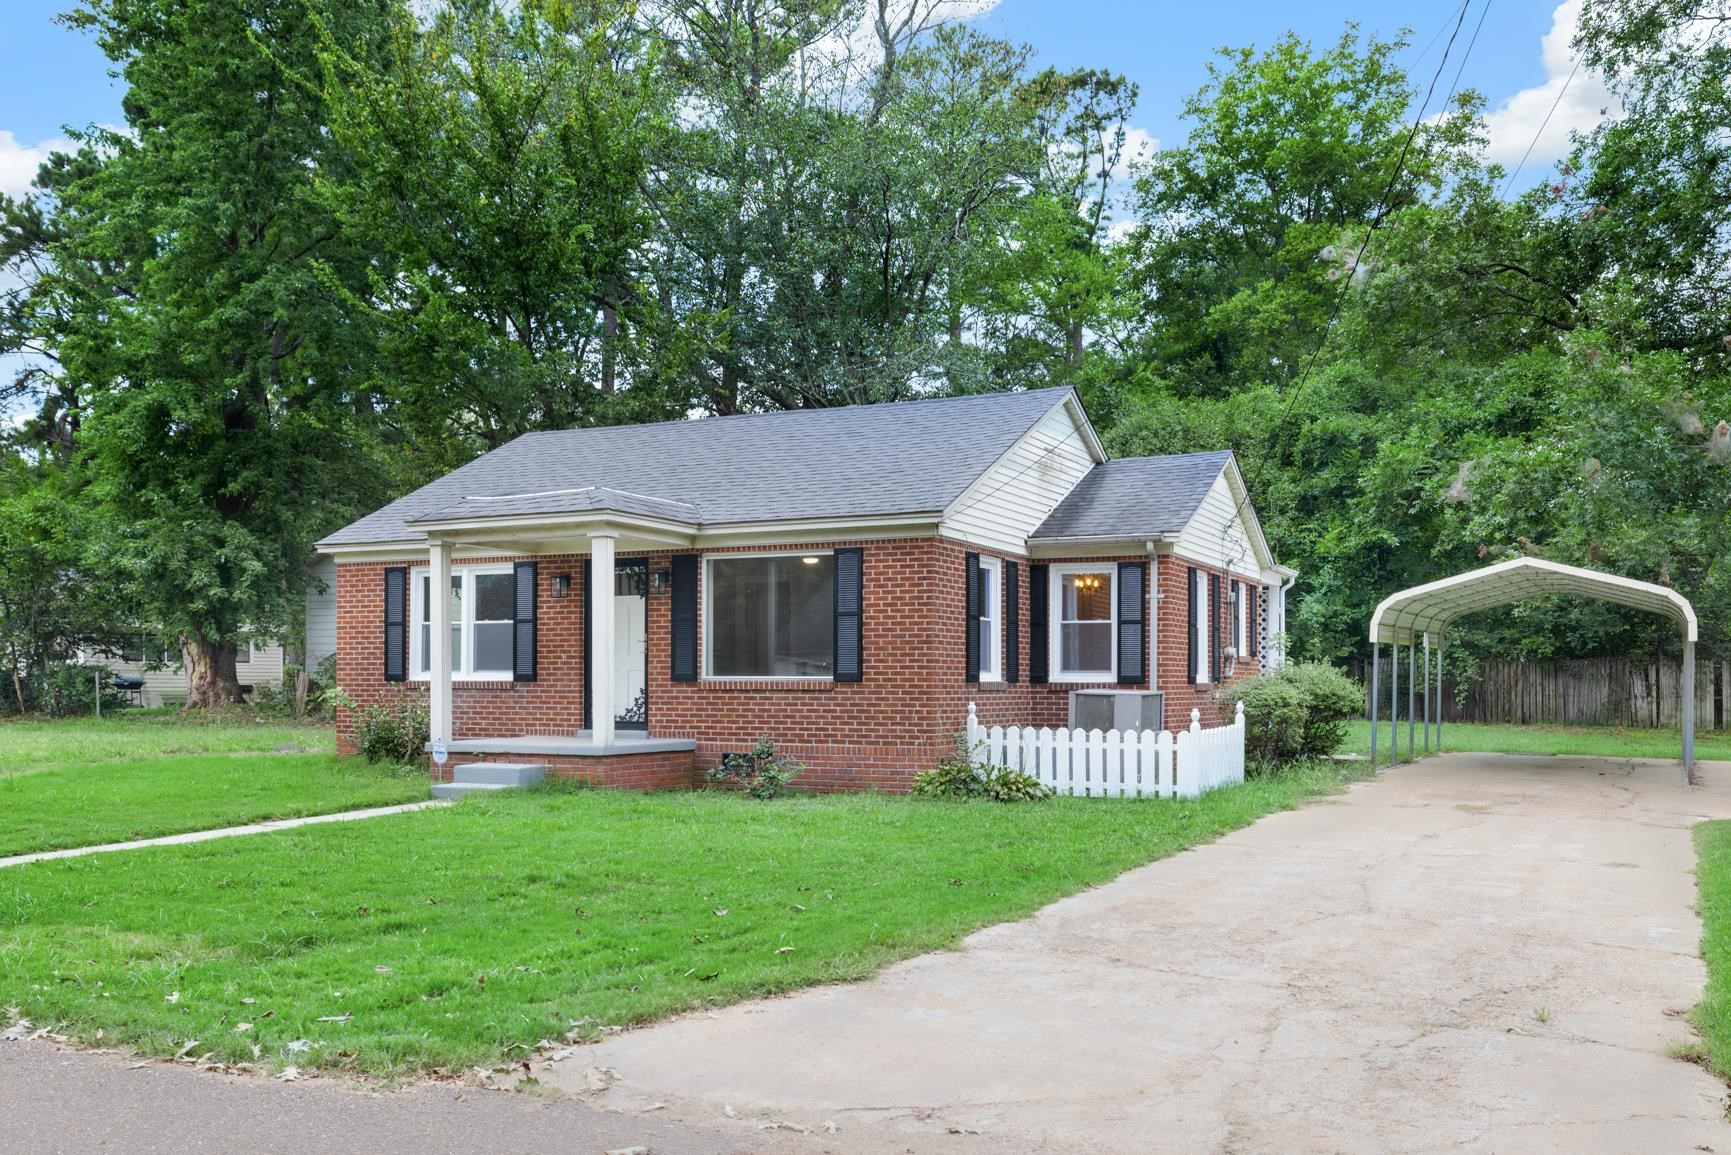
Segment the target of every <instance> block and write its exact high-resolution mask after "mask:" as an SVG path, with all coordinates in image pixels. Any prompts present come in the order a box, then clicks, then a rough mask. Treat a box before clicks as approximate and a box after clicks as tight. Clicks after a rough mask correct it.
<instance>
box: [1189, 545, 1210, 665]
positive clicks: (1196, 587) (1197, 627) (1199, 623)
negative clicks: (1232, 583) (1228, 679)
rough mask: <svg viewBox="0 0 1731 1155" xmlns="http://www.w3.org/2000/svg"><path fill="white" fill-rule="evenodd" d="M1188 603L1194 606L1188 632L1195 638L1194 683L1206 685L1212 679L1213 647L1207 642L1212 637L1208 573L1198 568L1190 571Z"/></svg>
mask: <svg viewBox="0 0 1731 1155" xmlns="http://www.w3.org/2000/svg"><path fill="white" fill-rule="evenodd" d="M1190 584H1191V593H1190V604H1191V605H1193V606H1195V607H1196V612H1195V613H1193V614H1191V615H1190V633H1191V636H1192V637H1194V638H1195V639H1196V684H1197V685H1198V686H1203V685H1207V684H1208V683H1209V682H1212V681H1213V680H1214V670H1213V668H1212V667H1213V664H1214V649H1213V647H1212V646H1211V645H1210V644H1209V643H1210V642H1211V641H1212V640H1213V639H1212V637H1211V634H1210V630H1209V627H1210V625H1211V624H1212V623H1211V622H1210V620H1209V619H1210V616H1211V615H1210V613H1209V603H1208V574H1207V573H1206V572H1205V571H1203V570H1199V569H1193V570H1191V571H1190Z"/></svg>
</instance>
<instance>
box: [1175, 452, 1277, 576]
mask: <svg viewBox="0 0 1731 1155" xmlns="http://www.w3.org/2000/svg"><path fill="white" fill-rule="evenodd" d="M1173 552H1174V553H1176V554H1177V555H1178V556H1179V557H1183V558H1188V559H1189V560H1191V561H1194V562H1199V563H1201V564H1202V565H1206V566H1213V567H1215V568H1216V569H1230V570H1232V571H1233V572H1235V573H1239V574H1243V575H1244V576H1245V577H1248V578H1250V579H1251V580H1252V581H1261V580H1262V566H1261V565H1260V564H1259V563H1258V562H1257V560H1256V550H1255V549H1254V547H1252V546H1251V544H1250V535H1249V534H1248V533H1247V532H1246V531H1245V528H1244V519H1243V518H1242V517H1241V516H1240V515H1239V512H1238V503H1237V502H1236V501H1235V500H1234V499H1233V496H1232V486H1231V485H1230V484H1229V483H1228V482H1227V480H1226V474H1225V473H1224V472H1222V473H1221V475H1220V476H1219V477H1216V478H1215V479H1214V484H1213V485H1212V486H1210V487H1209V489H1208V496H1206V497H1204V498H1203V499H1202V504H1201V505H1199V506H1197V507H1196V513H1195V515H1194V516H1192V517H1191V518H1190V524H1189V525H1186V526H1185V527H1184V532H1183V533H1181V534H1179V535H1178V544H1177V546H1176V547H1175V548H1174V549H1173Z"/></svg>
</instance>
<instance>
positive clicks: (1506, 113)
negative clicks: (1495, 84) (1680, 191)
mask: <svg viewBox="0 0 1731 1155" xmlns="http://www.w3.org/2000/svg"><path fill="white" fill-rule="evenodd" d="M1582 3H1583V0H1563V2H1562V3H1561V4H1558V5H1557V7H1556V11H1555V12H1553V13H1552V16H1551V30H1550V31H1549V32H1547V33H1545V36H1544V39H1543V41H1541V45H1540V47H1541V52H1542V54H1543V60H1544V64H1545V81H1544V83H1543V84H1539V85H1536V86H1535V87H1533V88H1524V89H1522V90H1521V91H1519V92H1517V93H1515V94H1514V95H1513V96H1511V97H1509V98H1508V99H1507V100H1505V101H1503V102H1502V104H1500V105H1498V106H1497V107H1496V108H1494V109H1492V110H1491V111H1490V112H1488V113H1487V114H1486V115H1485V128H1486V130H1487V131H1488V133H1489V135H1490V147H1489V148H1488V149H1487V150H1486V151H1487V155H1488V156H1489V158H1490V159H1491V160H1493V161H1496V162H1497V163H1499V164H1501V165H1502V166H1503V167H1504V168H1507V169H1509V170H1510V171H1513V170H1514V168H1515V166H1516V165H1518V164H1520V163H1521V157H1522V156H1525V155H1526V152H1527V148H1528V146H1531V147H1532V155H1531V156H1530V157H1528V158H1527V162H1526V167H1525V168H1523V169H1522V170H1521V171H1522V174H1523V176H1524V177H1533V176H1534V174H1536V173H1541V172H1544V171H1545V170H1547V169H1549V168H1550V166H1551V165H1553V164H1554V163H1556V162H1557V161H1559V160H1561V159H1562V158H1563V157H1565V156H1567V155H1568V154H1569V133H1570V132H1571V131H1582V132H1585V131H1588V130H1590V129H1593V128H1595V127H1597V126H1598V124H1599V122H1600V121H1602V120H1604V119H1605V116H1606V115H1607V113H1606V112H1605V110H1607V109H1608V110H1610V111H1609V114H1610V115H1615V114H1616V111H1617V108H1618V103H1617V98H1616V97H1615V96H1613V95H1612V94H1611V91H1610V90H1609V89H1608V88H1606V87H1605V82H1604V80H1603V79H1601V78H1600V77H1599V75H1598V74H1597V73H1596V72H1594V71H1593V70H1592V69H1591V68H1590V67H1589V66H1588V65H1586V64H1582V65H1581V66H1580V67H1579V68H1578V69H1577V68H1576V66H1575V62H1576V59H1577V57H1576V55H1575V51H1574V49H1573V47H1572V45H1573V43H1574V39H1575V28H1576V25H1577V24H1578V23H1579V22H1580V18H1581V6H1582ZM1571 74H1573V77H1574V78H1573V79H1572V80H1571V79H1570V75H1571ZM1559 97H1560V98H1561V99H1560V101H1559ZM1553 108H1555V109H1556V111H1555V112H1552V111H1551V110H1552V109H1553ZM1547 116H1549V118H1550V119H1549V121H1548V122H1547V121H1546V117H1547ZM1541 125H1543V126H1544V127H1543V130H1542V131H1541V129H1540V126H1541ZM1528 183H1531V182H1530V181H1529V182H1528Z"/></svg>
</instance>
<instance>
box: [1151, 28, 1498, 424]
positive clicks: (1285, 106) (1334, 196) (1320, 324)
mask: <svg viewBox="0 0 1731 1155" xmlns="http://www.w3.org/2000/svg"><path fill="white" fill-rule="evenodd" d="M1405 46H1406V40H1405V39H1404V38H1396V39H1394V40H1379V39H1375V38H1372V39H1370V40H1368V41H1364V42H1361V41H1360V39H1359V37H1358V34H1357V32H1356V31H1355V30H1352V29H1349V30H1348V31H1347V32H1346V33H1345V34H1344V35H1342V37H1341V38H1340V40H1339V41H1338V42H1337V43H1335V44H1334V45H1333V46H1332V47H1329V48H1327V49H1324V50H1321V51H1317V50H1314V49H1312V48H1311V46H1310V45H1309V44H1308V43H1306V42H1305V41H1303V40H1301V39H1299V38H1298V37H1297V36H1296V35H1294V34H1291V33H1288V34H1287V35H1285V36H1282V37H1281V38H1280V39H1279V40H1277V41H1276V42H1275V43H1274V45H1273V46H1272V47H1270V48H1269V49H1267V50H1266V51H1263V52H1257V51H1256V50H1255V49H1252V48H1241V49H1226V50H1222V52H1221V54H1220V60H1219V62H1218V63H1216V64H1214V65H1211V66H1210V69H1209V79H1208V82H1207V83H1206V84H1204V85H1203V87H1202V88H1201V90H1200V91H1198V92H1197V93H1196V94H1195V95H1194V96H1192V97H1191V98H1190V99H1189V100H1188V101H1187V102H1186V103H1185V107H1184V115H1185V118H1186V119H1187V120H1189V121H1190V122H1191V125H1192V127H1191V130H1190V134H1189V136H1188V138H1187V139H1186V140H1185V142H1184V143H1183V144H1182V145H1180V146H1178V147H1175V148H1170V149H1165V150H1162V151H1161V152H1160V153H1159V154H1157V155H1156V156H1155V157H1154V159H1153V161H1152V162H1151V163H1150V164H1149V165H1148V166H1147V168H1146V169H1145V171H1144V172H1143V173H1142V174H1141V175H1140V176H1139V178H1138V180H1137V185H1136V202H1137V204H1136V213H1137V220H1138V228H1137V230H1136V231H1135V234H1134V236H1133V238H1132V239H1133V243H1134V245H1135V256H1134V258H1133V259H1134V265H1135V274H1134V282H1133V283H1134V285H1135V286H1136V288H1137V290H1138V292H1139V294H1140V296H1141V298H1142V300H1143V302H1144V308H1145V310H1146V312H1145V317H1144V328H1143V338H1142V349H1141V351H1140V353H1139V358H1138V359H1139V360H1141V361H1142V362H1143V372H1145V373H1147V374H1152V375H1153V376H1155V377H1157V378H1159V379H1161V380H1165V381H1168V382H1171V383H1172V384H1173V385H1175V386H1176V387H1178V388H1180V389H1181V390H1183V391H1185V392H1190V393H1215V394H1218V393H1223V392H1229V391H1231V390H1232V389H1234V388H1236V387H1238V386H1240V385H1242V384H1245V383H1254V382H1291V381H1293V380H1296V379H1297V377H1298V376H1299V375H1300V374H1301V373H1302V372H1303V369H1304V366H1305V364H1306V363H1307V362H1308V360H1309V359H1310V356H1311V352H1312V350H1313V349H1314V348H1315V346H1316V343H1317V340H1318V337H1319V336H1320V334H1321V333H1322V331H1323V329H1324V327H1325V326H1326V325H1327V324H1328V320H1329V318H1330V316H1331V315H1332V314H1333V311H1334V302H1335V299H1336V297H1337V296H1338V292H1337V290H1338V289H1339V285H1338V284H1337V281H1338V280H1339V279H1340V278H1342V277H1345V278H1362V277H1364V276H1365V275H1366V274H1367V273H1368V272H1369V269H1368V268H1366V269H1360V268H1358V267H1357V265H1356V254H1357V252H1358V250H1359V248H1360V247H1361V245H1362V242H1363V239H1364V236H1365V233H1366V230H1367V229H1369V228H1370V226H1371V225H1372V223H1373V221H1376V220H1377V219H1378V218H1379V216H1386V215H1387V214H1389V213H1392V212H1398V211H1399V210H1401V209H1403V208H1405V207H1407V206H1410V205H1413V204H1416V203H1419V202H1421V201H1423V200H1424V199H1426V198H1430V197H1435V196H1437V195H1439V194H1440V193H1441V191H1442V190H1443V189H1444V188H1445V187H1446V186H1447V185H1448V183H1449V182H1450V181H1451V180H1452V179H1454V178H1455V177H1457V176H1459V175H1461V174H1462V173H1463V172H1468V171H1471V170H1472V168H1473V167H1474V160H1473V155H1472V154H1473V146H1474V144H1475V140H1474V136H1473V123H1474V122H1473V117H1472V114H1471V109H1470V107H1468V108H1461V107H1457V108H1455V109H1453V110H1452V111H1450V112H1449V113H1448V114H1447V115H1445V116H1443V117H1442V119H1440V120H1438V121H1434V122H1429V123H1426V124H1423V125H1421V126H1420V129H1419V131H1418V132H1417V134H1416V136H1414V137H1413V140H1412V144H1411V147H1410V148H1409V147H1407V139H1408V136H1409V135H1410V134H1411V133H1412V128H1411V120H1412V115H1411V114H1412V112H1413V106H1414V100H1415V94H1414V92H1413V89H1412V86H1411V84H1410V82H1409V80H1408V77H1407V75H1406V73H1405V72H1404V71H1403V70H1402V69H1401V68H1400V66H1399V65H1398V64H1397V63H1396V59H1395V58H1396V56H1397V54H1398V53H1399V52H1400V50H1401V49H1402V48H1404V47H1405ZM1468 99H1470V98H1468ZM1403 158H1404V159H1403ZM1397 164H1399V166H1400V167H1399V171H1398V174H1397V172H1396V165H1397Z"/></svg>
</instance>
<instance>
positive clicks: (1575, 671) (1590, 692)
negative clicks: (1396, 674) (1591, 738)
mask: <svg viewBox="0 0 1731 1155" xmlns="http://www.w3.org/2000/svg"><path fill="white" fill-rule="evenodd" d="M1423 662H1424V659H1423V654H1422V653H1421V654H1420V657H1419V665H1420V667H1421V668H1420V671H1419V679H1420V681H1423V679H1424V672H1423V669H1422V666H1423ZM1357 667H1358V668H1357V669H1356V670H1355V673H1356V674H1357V675H1358V676H1359V677H1362V678H1364V679H1365V681H1366V684H1367V686H1368V683H1369V678H1370V663H1369V662H1359V663H1357ZM1444 673H1445V675H1447V673H1448V671H1447V669H1446V667H1445V670H1444ZM1727 673H1728V671H1727V669H1726V663H1724V662H1702V663H1701V664H1700V665H1699V666H1698V667H1697V668H1696V672H1695V728H1696V729H1697V730H1706V729H1714V730H1722V729H1724V728H1725V723H1726V714H1727V710H1726V703H1725V696H1726V687H1727V686H1728V685H1731V678H1728V677H1727ZM1433 676H1434V667H1433ZM1682 680H1683V664H1682V662H1680V661H1673V660H1669V659H1667V660H1664V661H1630V660H1628V659H1626V658H1580V659H1576V660H1573V661H1563V662H1523V661H1519V660H1515V659H1493V660H1488V661H1481V662H1480V663H1479V676H1478V678H1477V680H1475V681H1473V682H1470V683H1468V684H1467V685H1466V688H1465V693H1461V692H1459V691H1460V687H1459V686H1458V685H1457V684H1456V683H1455V681H1454V679H1453V678H1452V677H1447V676H1445V679H1444V683H1443V720H1444V721H1445V722H1512V723H1515V724H1517V725H1556V726H1677V725H1680V724H1681V722H1680V717H1679V709H1680V707H1681V705H1682V703H1681V699H1680V696H1679V692H1678V691H1679V688H1680V686H1681V684H1682ZM1406 683H1407V665H1406V657H1405V655H1404V653H1403V654H1402V657H1401V668H1400V695H1401V700H1400V711H1401V716H1402V717H1403V718H1404V717H1405V715H1406V709H1407V698H1406V691H1407V685H1406ZM1388 686H1389V668H1388V659H1387V658H1384V659H1383V662H1382V693H1383V710H1382V715H1383V717H1385V718H1386V717H1387V716H1388ZM1368 694H1369V690H1368V689H1367V690H1366V695H1367V697H1366V706H1367V707H1368V705H1369V698H1368Z"/></svg>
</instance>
